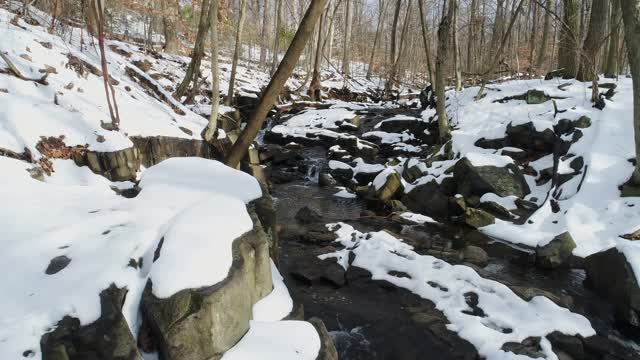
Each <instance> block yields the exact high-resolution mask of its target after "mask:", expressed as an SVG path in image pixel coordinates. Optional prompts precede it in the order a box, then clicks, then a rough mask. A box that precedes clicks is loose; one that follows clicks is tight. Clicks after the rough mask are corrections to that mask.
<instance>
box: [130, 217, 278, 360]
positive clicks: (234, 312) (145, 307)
mask: <svg viewBox="0 0 640 360" xmlns="http://www.w3.org/2000/svg"><path fill="white" fill-rule="evenodd" d="M252 220H254V223H255V226H254V228H253V230H252V231H250V232H248V233H246V234H244V235H242V236H241V237H240V238H238V239H236V240H234V242H233V245H232V254H233V262H232V265H231V268H230V269H229V274H228V275H227V277H226V278H225V279H224V280H222V281H221V282H219V283H217V284H215V285H212V286H208V287H205V288H199V289H185V290H182V291H179V292H178V293H176V294H174V295H172V296H170V297H168V298H162V299H161V298H157V297H156V296H155V295H154V294H153V284H152V283H151V282H148V283H147V286H146V287H145V290H144V292H143V295H142V304H141V307H142V314H143V318H144V320H145V321H146V323H148V325H149V329H150V332H151V337H152V338H153V339H154V340H155V341H156V342H157V344H158V346H159V353H160V357H161V358H162V359H218V358H219V357H220V356H221V355H222V354H223V353H224V352H226V351H227V350H228V349H230V348H231V347H232V346H233V345H235V344H236V343H237V342H238V340H240V338H242V336H243V335H244V334H245V333H246V332H247V330H248V329H249V321H250V320H251V316H252V308H253V305H254V304H255V303H256V302H257V301H258V300H259V299H262V298H263V297H264V296H266V295H267V294H269V293H270V292H271V290H272V280H271V270H270V259H269V243H268V240H267V237H266V234H265V233H264V231H263V230H262V227H261V226H260V222H259V220H258V219H257V216H255V214H252Z"/></svg>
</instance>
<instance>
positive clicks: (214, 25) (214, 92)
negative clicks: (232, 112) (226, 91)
mask: <svg viewBox="0 0 640 360" xmlns="http://www.w3.org/2000/svg"><path fill="white" fill-rule="evenodd" d="M211 13H212V14H215V15H214V16H213V17H212V18H211V32H210V42H211V114H210V115H209V123H208V124H207V126H206V128H205V130H204V131H203V135H202V137H203V139H204V140H205V141H206V142H207V143H209V144H214V143H215V140H216V135H217V133H218V113H219V112H220V74H219V73H220V70H219V69H218V16H217V14H218V0H211Z"/></svg>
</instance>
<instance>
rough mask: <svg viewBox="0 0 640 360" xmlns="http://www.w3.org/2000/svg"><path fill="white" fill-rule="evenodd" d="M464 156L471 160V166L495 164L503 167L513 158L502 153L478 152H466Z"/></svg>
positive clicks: (511, 161) (510, 162) (511, 162)
mask: <svg viewBox="0 0 640 360" xmlns="http://www.w3.org/2000/svg"><path fill="white" fill-rule="evenodd" d="M465 157H466V158H467V159H468V160H469V161H470V162H471V165H473V166H496V167H505V166H507V165H509V164H513V159H511V158H510V157H508V156H503V155H490V154H480V153H475V152H471V153H467V154H465Z"/></svg>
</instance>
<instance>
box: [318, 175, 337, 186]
mask: <svg viewBox="0 0 640 360" xmlns="http://www.w3.org/2000/svg"><path fill="white" fill-rule="evenodd" d="M318 185H320V186H323V187H333V186H336V185H338V182H337V181H336V179H334V178H333V176H331V174H329V173H326V172H321V173H320V175H319V176H318Z"/></svg>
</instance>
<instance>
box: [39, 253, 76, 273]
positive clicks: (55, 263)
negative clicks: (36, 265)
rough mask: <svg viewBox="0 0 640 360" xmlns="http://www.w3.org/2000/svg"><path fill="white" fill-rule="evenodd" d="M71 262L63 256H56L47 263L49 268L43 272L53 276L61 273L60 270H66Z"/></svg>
mask: <svg viewBox="0 0 640 360" xmlns="http://www.w3.org/2000/svg"><path fill="white" fill-rule="evenodd" d="M70 262H71V259H69V258H68V257H66V256H65V255H60V256H56V257H54V258H53V259H51V261H50V262H49V266H47V269H46V270H45V271H44V273H45V274H47V275H53V274H56V273H59V272H60V271H62V269H64V268H66V267H67V265H69V263H70Z"/></svg>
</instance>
